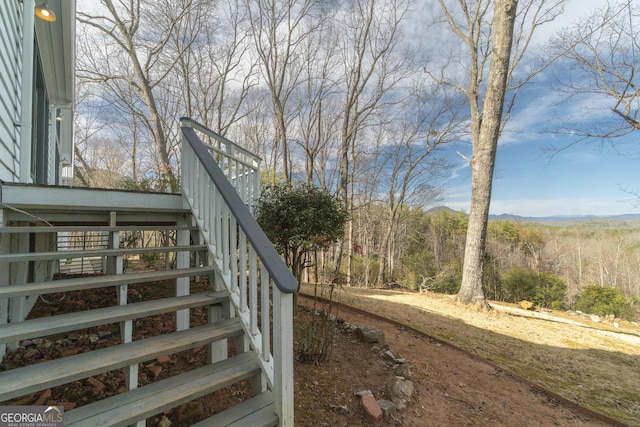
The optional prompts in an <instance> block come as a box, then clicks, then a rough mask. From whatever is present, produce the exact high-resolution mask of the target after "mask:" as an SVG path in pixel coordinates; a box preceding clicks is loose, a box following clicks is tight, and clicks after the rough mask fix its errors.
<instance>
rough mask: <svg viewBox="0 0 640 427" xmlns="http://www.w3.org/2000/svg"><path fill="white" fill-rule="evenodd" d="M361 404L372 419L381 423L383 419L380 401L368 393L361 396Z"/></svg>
mask: <svg viewBox="0 0 640 427" xmlns="http://www.w3.org/2000/svg"><path fill="white" fill-rule="evenodd" d="M360 406H361V407H362V409H363V411H364V413H365V415H366V416H367V418H369V419H370V420H371V421H374V422H376V423H379V422H380V421H381V420H382V409H380V405H378V401H377V400H376V398H375V397H373V395H371V394H366V395H364V396H362V397H361V398H360Z"/></svg>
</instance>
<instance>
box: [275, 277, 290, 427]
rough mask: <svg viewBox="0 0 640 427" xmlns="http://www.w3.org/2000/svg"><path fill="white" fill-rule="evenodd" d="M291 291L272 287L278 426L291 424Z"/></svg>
mask: <svg viewBox="0 0 640 427" xmlns="http://www.w3.org/2000/svg"><path fill="white" fill-rule="evenodd" d="M292 319H293V294H287V293H283V292H280V290H279V289H278V288H277V287H275V286H274V287H273V358H274V362H275V364H274V383H275V384H274V385H275V390H274V395H275V407H276V412H277V413H278V417H279V419H280V424H279V426H280V427H293V425H294V424H293V412H294V405H293V399H294V395H293V323H292Z"/></svg>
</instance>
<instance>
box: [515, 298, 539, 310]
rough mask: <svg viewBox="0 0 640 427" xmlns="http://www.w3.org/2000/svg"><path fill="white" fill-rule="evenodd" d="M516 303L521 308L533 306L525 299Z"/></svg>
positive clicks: (530, 308)
mask: <svg viewBox="0 0 640 427" xmlns="http://www.w3.org/2000/svg"><path fill="white" fill-rule="evenodd" d="M518 305H519V306H520V308H521V309H523V310H533V309H534V308H535V307H534V304H533V303H532V302H531V301H527V300H522V301H520V302H519V303H518Z"/></svg>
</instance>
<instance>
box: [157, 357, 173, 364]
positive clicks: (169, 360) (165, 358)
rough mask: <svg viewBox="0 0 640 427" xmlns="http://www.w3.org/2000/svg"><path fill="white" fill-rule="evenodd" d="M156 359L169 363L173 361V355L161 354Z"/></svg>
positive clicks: (159, 361)
mask: <svg viewBox="0 0 640 427" xmlns="http://www.w3.org/2000/svg"><path fill="white" fill-rule="evenodd" d="M156 360H157V361H158V363H169V362H171V356H160V357H158V358H157V359H156Z"/></svg>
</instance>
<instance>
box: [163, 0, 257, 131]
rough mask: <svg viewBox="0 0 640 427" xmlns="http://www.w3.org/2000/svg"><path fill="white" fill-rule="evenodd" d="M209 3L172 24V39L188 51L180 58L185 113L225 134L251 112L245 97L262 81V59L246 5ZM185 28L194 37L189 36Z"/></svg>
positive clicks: (178, 68) (178, 70) (179, 85)
mask: <svg viewBox="0 0 640 427" xmlns="http://www.w3.org/2000/svg"><path fill="white" fill-rule="evenodd" d="M209 8H210V10H209V13H207V14H206V15H205V14H197V15H195V16H193V17H191V19H189V20H185V21H186V23H185V24H184V25H182V26H180V27H175V28H174V34H175V35H174V41H173V43H174V44H175V45H176V46H180V45H183V44H188V46H184V48H179V49H178V50H179V51H184V52H185V54H184V55H181V56H180V57H179V58H178V63H179V67H177V74H178V75H179V77H178V79H177V82H176V84H177V87H176V91H177V92H178V93H181V94H182V95H183V97H184V108H185V113H186V115H187V116H189V117H192V118H194V119H195V120H198V121H200V122H201V123H203V124H204V125H205V126H207V127H209V128H211V129H213V130H215V131H216V132H218V133H219V134H221V135H226V133H227V132H228V131H229V129H230V128H231V126H232V125H233V124H234V123H236V122H238V121H240V120H242V119H243V118H244V117H246V116H247V114H249V113H250V111H251V110H250V109H249V108H248V106H247V99H248V97H249V95H250V92H251V90H252V89H253V88H254V87H255V86H256V85H257V83H258V67H257V65H258V64H257V60H256V59H257V58H256V55H255V54H253V52H252V47H253V45H252V38H251V28H250V25H249V20H248V16H247V13H246V9H245V8H244V7H243V6H242V5H241V4H239V3H238V2H219V3H216V2H210V5H209ZM185 25H188V28H183V27H184V26H185ZM187 30H188V31H189V32H190V33H197V34H198V37H197V38H196V40H193V41H191V40H190V39H186V40H185V38H184V37H183V34H184V32H185V31H187Z"/></svg>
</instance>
